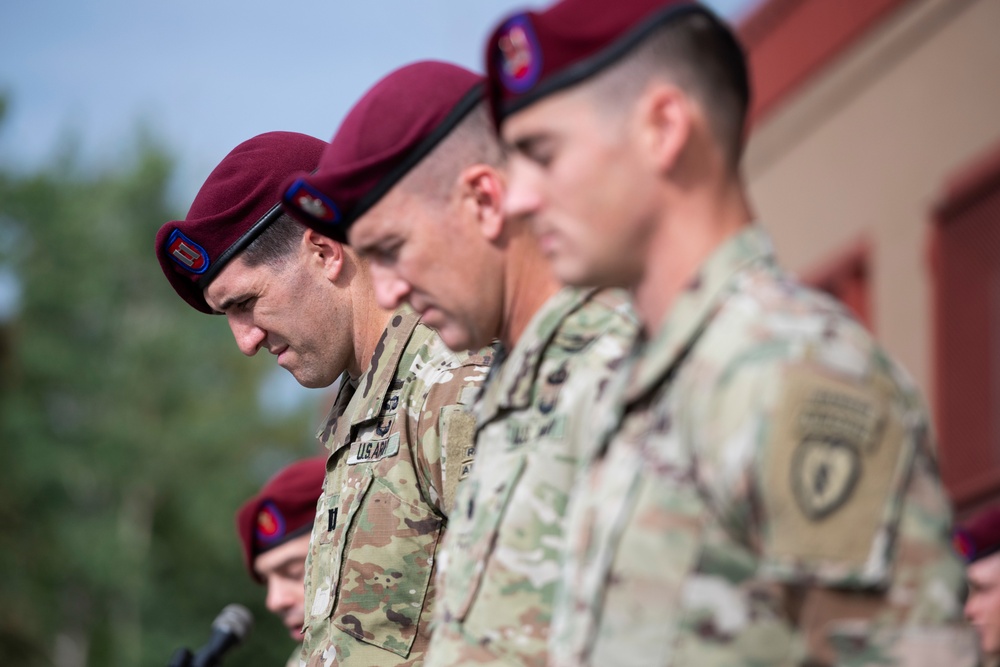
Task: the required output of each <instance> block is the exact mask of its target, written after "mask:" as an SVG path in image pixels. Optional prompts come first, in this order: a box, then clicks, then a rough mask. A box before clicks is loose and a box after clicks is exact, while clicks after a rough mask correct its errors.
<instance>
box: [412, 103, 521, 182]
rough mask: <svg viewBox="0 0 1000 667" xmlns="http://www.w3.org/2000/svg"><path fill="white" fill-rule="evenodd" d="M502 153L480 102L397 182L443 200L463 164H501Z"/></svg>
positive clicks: (504, 157)
mask: <svg viewBox="0 0 1000 667" xmlns="http://www.w3.org/2000/svg"><path fill="white" fill-rule="evenodd" d="M505 162H506V155H505V153H504V150H503V148H502V147H501V145H500V140H499V138H498V137H497V135H496V131H495V130H494V129H493V122H492V120H491V119H490V114H489V109H488V107H487V106H486V104H485V103H480V104H479V105H477V106H476V108H474V109H473V110H472V111H470V112H469V114H468V115H467V116H466V117H465V118H464V119H462V121H461V122H460V123H459V124H458V125H456V126H455V129H453V130H452V131H451V132H450V133H449V134H448V136H447V137H446V138H445V139H444V140H443V141H442V142H441V143H440V144H439V145H438V146H437V147H435V148H434V150H433V151H432V152H431V153H430V155H428V156H427V157H426V158H424V159H423V160H422V161H421V162H420V164H418V165H417V167H416V168H415V169H414V170H413V171H412V172H410V173H409V174H408V175H407V176H406V177H405V178H404V179H403V181H402V182H401V183H400V185H402V187H404V188H406V189H407V190H409V191H411V192H419V193H421V194H424V195H426V196H428V197H430V198H432V199H435V200H439V201H441V200H445V199H447V198H448V195H449V194H450V193H451V192H452V188H453V186H454V185H455V180H456V179H457V178H458V175H459V174H460V173H461V172H462V171H463V170H464V169H466V168H467V167H470V166H472V165H476V164H485V165H489V166H491V167H494V168H496V169H500V168H502V167H503V165H504V163H505Z"/></svg>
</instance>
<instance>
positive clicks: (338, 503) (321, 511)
mask: <svg viewBox="0 0 1000 667" xmlns="http://www.w3.org/2000/svg"><path fill="white" fill-rule="evenodd" d="M355 470H357V472H358V474H357V475H356V476H352V477H348V478H347V480H346V482H345V483H344V484H343V486H342V487H341V488H339V489H329V488H328V489H327V492H324V493H323V495H322V496H320V499H319V503H318V504H317V506H316V519H315V521H314V523H313V537H312V544H311V546H310V549H309V559H310V560H309V563H307V568H306V602H307V605H308V606H307V608H306V614H305V616H306V619H305V625H306V627H309V626H311V625H313V624H315V623H325V622H327V621H328V619H329V618H330V613H331V611H332V610H333V605H334V601H335V600H336V598H337V586H338V584H339V579H340V571H341V562H342V558H343V554H344V537H345V535H346V534H347V533H348V531H349V530H350V528H351V525H352V524H353V523H354V522H355V517H356V515H357V514H358V510H359V509H360V508H361V504H362V501H363V500H364V498H365V494H366V493H367V491H368V487H369V486H371V483H372V473H371V470H370V469H367V468H365V469H355ZM331 491H332V493H331Z"/></svg>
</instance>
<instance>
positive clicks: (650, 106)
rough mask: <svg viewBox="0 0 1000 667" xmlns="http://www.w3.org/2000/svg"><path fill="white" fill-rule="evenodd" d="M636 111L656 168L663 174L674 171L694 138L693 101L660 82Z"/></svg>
mask: <svg viewBox="0 0 1000 667" xmlns="http://www.w3.org/2000/svg"><path fill="white" fill-rule="evenodd" d="M635 108H636V111H637V114H638V115H637V120H638V124H639V133H640V137H641V141H642V148H643V150H644V152H645V153H646V155H647V158H648V159H649V160H650V161H651V163H652V165H653V168H654V169H656V170H657V171H659V172H660V173H663V174H666V173H669V172H671V171H673V170H674V168H675V167H676V166H677V164H678V163H679V161H680V159H681V155H682V153H683V152H684V148H685V146H686V145H687V142H688V139H689V136H690V134H691V129H692V128H691V123H692V120H693V119H692V113H693V111H694V110H693V108H692V100H691V98H690V97H688V96H687V95H686V94H685V93H684V92H683V91H682V90H681V89H680V88H678V87H677V86H674V85H672V84H669V83H665V82H659V81H658V82H655V83H653V84H652V85H650V86H649V87H648V88H647V89H646V91H645V92H644V93H643V94H642V96H641V97H640V98H639V102H638V104H637V106H636V107H635Z"/></svg>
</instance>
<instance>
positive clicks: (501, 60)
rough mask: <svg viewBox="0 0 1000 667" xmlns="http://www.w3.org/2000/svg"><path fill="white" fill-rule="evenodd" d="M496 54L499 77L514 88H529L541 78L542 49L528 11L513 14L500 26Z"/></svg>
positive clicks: (520, 91)
mask: <svg viewBox="0 0 1000 667" xmlns="http://www.w3.org/2000/svg"><path fill="white" fill-rule="evenodd" d="M494 57H495V58H497V61H498V62H497V66H498V67H497V69H498V70H499V72H500V81H501V82H502V83H503V85H504V86H505V87H506V88H507V89H508V90H510V91H511V92H514V93H524V92H527V91H528V90H530V89H531V87H532V86H534V85H535V83H537V82H538V77H539V75H540V74H541V73H542V49H541V47H540V46H539V44H538V38H537V37H536V36H535V29H534V28H533V27H532V25H531V21H530V19H529V18H528V16H527V15H525V14H519V15H517V16H515V17H513V18H511V19H510V20H509V21H507V23H505V24H504V26H503V27H502V28H501V29H500V34H499V36H498V37H497V51H496V54H495V56H494Z"/></svg>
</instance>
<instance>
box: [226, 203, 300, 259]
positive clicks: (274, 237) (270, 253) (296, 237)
mask: <svg viewBox="0 0 1000 667" xmlns="http://www.w3.org/2000/svg"><path fill="white" fill-rule="evenodd" d="M305 231H306V227H305V225H303V224H302V223H301V222H299V221H297V220H295V219H294V218H292V217H291V216H289V215H288V214H282V215H281V217H279V218H278V219H277V220H275V221H274V222H272V223H271V224H270V225H268V226H267V228H266V229H265V230H264V231H263V232H261V234H260V236H258V237H257V238H255V239H254V240H253V241H252V242H251V243H250V245H248V246H247V247H246V250H244V251H243V253H242V254H241V255H240V256H241V257H242V258H243V261H244V262H245V263H246V265H247V266H260V265H262V264H265V265H267V266H270V267H277V266H281V265H282V264H284V263H285V262H286V261H287V260H288V258H289V257H291V255H292V252H293V251H294V250H295V248H296V247H297V246H298V243H299V241H300V240H301V239H302V235H303V234H304V233H305Z"/></svg>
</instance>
